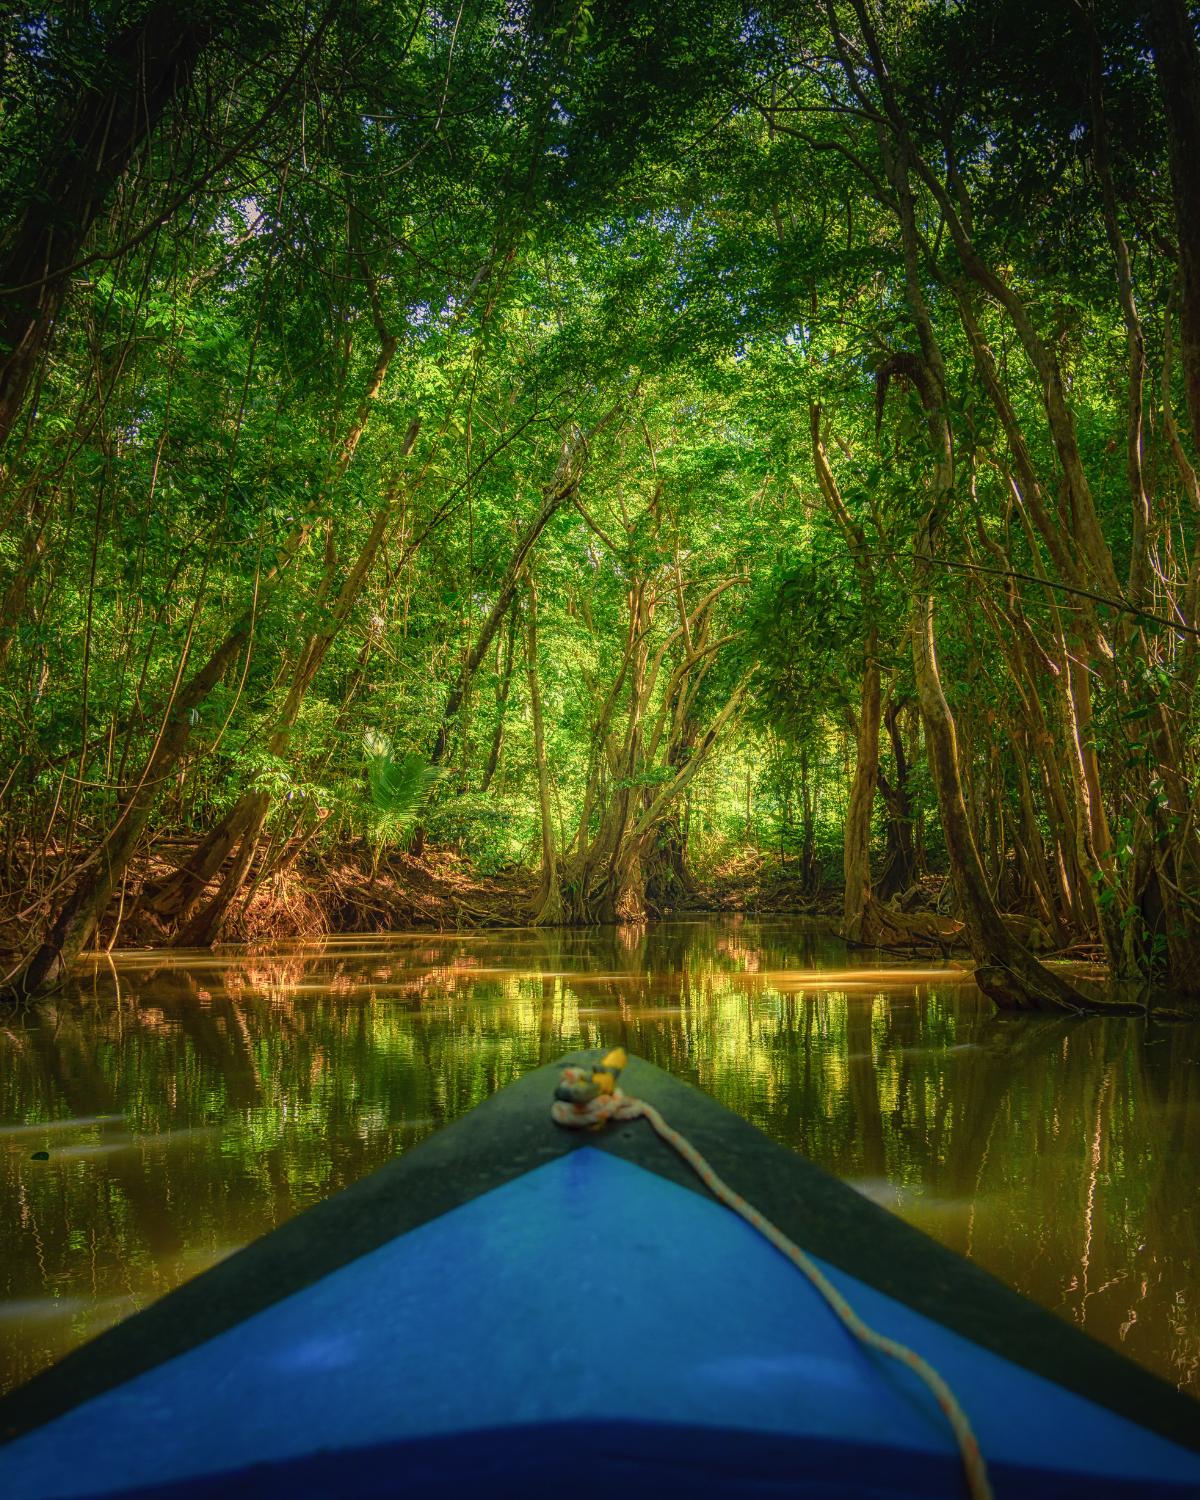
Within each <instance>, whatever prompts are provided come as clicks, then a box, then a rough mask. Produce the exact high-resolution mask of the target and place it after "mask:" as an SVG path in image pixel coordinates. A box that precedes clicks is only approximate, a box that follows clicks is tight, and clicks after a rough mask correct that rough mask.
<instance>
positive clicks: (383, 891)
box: [0, 843, 941, 961]
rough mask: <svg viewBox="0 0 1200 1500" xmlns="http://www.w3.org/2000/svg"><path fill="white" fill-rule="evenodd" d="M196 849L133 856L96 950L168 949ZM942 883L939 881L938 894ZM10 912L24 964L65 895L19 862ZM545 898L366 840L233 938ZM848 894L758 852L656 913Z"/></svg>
mask: <svg viewBox="0 0 1200 1500" xmlns="http://www.w3.org/2000/svg"><path fill="white" fill-rule="evenodd" d="M189 849H190V845H185V844H183V843H180V844H178V845H173V844H167V845H164V846H160V847H158V848H156V849H155V850H154V851H153V852H152V853H150V854H147V855H144V856H142V857H141V858H140V859H138V860H137V861H135V862H134V863H133V864H132V865H131V867H130V869H129V872H128V875H127V879H126V881H125V884H124V887H123V889H122V891H121V894H120V897H119V899H118V900H115V901H114V902H113V903H112V906H111V908H110V910H109V911H108V912H107V914H106V916H105V918H104V920H103V921H102V923H101V925H100V930H99V934H98V940H97V947H99V948H100V949H101V950H111V949H116V948H122V949H126V948H135V949H136V948H160V947H163V946H164V945H167V944H169V943H170V940H171V937H172V932H171V930H170V929H169V928H168V927H167V926H166V925H165V924H164V923H163V921H162V920H161V919H160V918H159V916H158V915H157V914H156V913H155V911H154V910H153V906H152V903H151V902H150V901H148V900H146V899H145V898H146V896H147V894H148V893H151V892H153V891H154V889H155V888H156V887H159V886H161V885H162V883H163V882H165V881H166V880H167V879H168V878H169V877H170V876H171V874H172V873H173V872H174V870H175V869H176V868H177V866H178V864H179V863H180V862H181V860H182V858H183V857H184V855H185V854H186V853H187V852H188V850H189ZM940 884H941V881H940V879H938V878H934V879H933V881H932V886H933V888H934V891H933V894H934V895H936V888H937V887H938V886H940ZM7 887H8V895H7V896H6V897H5V898H3V906H2V908H0V954H3V955H4V956H5V957H6V958H8V959H9V961H15V960H16V958H17V957H18V956H19V955H20V953H21V952H22V951H23V949H24V948H25V947H26V946H27V944H28V942H29V937H30V930H31V928H35V927H36V926H38V924H39V923H40V922H42V921H44V920H45V918H46V915H47V913H48V910H49V908H50V906H51V904H52V903H53V902H54V901H55V900H56V899H61V894H62V893H61V892H37V891H35V890H32V889H31V887H30V884H29V882H28V881H27V880H25V879H24V878H23V877H22V872H21V871H20V870H19V869H18V870H16V871H11V872H10V878H9V880H8V882H7ZM536 895H537V876H536V873H535V872H533V871H531V870H527V869H524V868H521V867H516V868H509V869H505V870H499V871H494V872H488V873H484V872H481V871H480V870H479V869H477V868H476V867H475V866H474V864H473V863H472V862H471V861H470V860H469V859H467V858H466V857H465V856H464V855H462V854H460V853H458V852H457V851H456V850H453V849H439V848H434V847H431V846H429V845H427V846H426V847H425V849H424V851H423V852H422V854H421V856H420V857H416V856H413V855H410V854H405V853H400V852H396V853H390V854H388V855H387V856H385V857H384V858H382V859H380V860H378V861H374V860H372V858H371V854H370V851H369V850H368V849H366V848H365V847H353V846H352V847H349V848H347V849H344V850H341V851H339V852H338V853H336V854H334V855H325V856H320V857H312V858H309V859H297V860H293V861H292V862H291V863H289V864H287V865H285V866H284V867H283V868H277V869H275V870H274V871H271V870H266V871H264V872H262V874H260V876H259V877H258V878H257V879H255V880H251V881H250V882H248V884H247V889H246V893H245V894H244V895H243V896H242V897H241V899H239V900H238V902H237V903H236V904H235V906H234V907H233V909H232V910H231V912H230V915H229V918H228V920H227V922H226V924H225V928H224V932H223V934H222V937H223V941H225V942H229V943H255V944H264V943H272V942H285V941H291V940H294V939H297V938H309V937H318V936H321V935H323V934H347V935H349V934H355V933H384V932H412V931H434V932H445V931H455V930H458V929H462V928H470V927H494V928H505V927H522V926H525V925H527V923H528V922H529V920H530V913H531V911H532V910H533V907H534V903H535V897H536ZM841 903H842V897H841V891H840V890H839V889H838V888H837V887H835V886H833V885H830V886H823V887H821V888H820V889H818V890H817V891H815V892H814V891H813V890H812V889H811V885H810V884H807V883H806V882H805V881H803V880H802V878H801V876H800V874H799V872H798V868H797V867H796V866H794V865H792V864H791V863H790V862H783V863H781V862H780V861H779V860H777V859H774V858H772V857H768V856H764V855H762V854H759V853H757V852H756V851H745V852H742V853H740V854H739V855H738V856H737V858H736V859H735V860H732V861H730V862H729V863H728V864H727V865H726V866H724V867H723V868H722V869H720V870H719V871H717V872H714V873H713V875H712V876H711V877H710V878H709V879H706V880H704V879H698V880H696V882H695V884H694V885H693V887H692V889H691V890H690V891H687V892H681V893H680V895H679V898H678V899H677V900H675V901H673V902H671V903H668V904H664V905H663V907H662V909H661V910H658V911H655V912H653V913H652V915H654V916H660V917H661V916H705V915H713V916H719V915H722V914H726V913H744V914H746V915H752V916H810V917H811V916H823V917H829V918H830V920H831V921H834V920H836V918H837V916H838V914H839V913H840V911H841Z"/></svg>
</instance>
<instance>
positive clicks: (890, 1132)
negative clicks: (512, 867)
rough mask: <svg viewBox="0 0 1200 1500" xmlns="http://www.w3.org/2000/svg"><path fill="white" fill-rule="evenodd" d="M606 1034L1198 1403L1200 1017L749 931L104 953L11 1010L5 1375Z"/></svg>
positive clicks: (770, 931)
mask: <svg viewBox="0 0 1200 1500" xmlns="http://www.w3.org/2000/svg"><path fill="white" fill-rule="evenodd" d="M615 1042H620V1043H622V1044H623V1045H624V1046H626V1047H628V1048H629V1049H630V1051H632V1052H636V1053H638V1054H640V1055H641V1056H643V1057H646V1058H649V1059H650V1060H651V1061H652V1062H655V1063H657V1064H658V1065H659V1066H660V1067H664V1068H668V1069H670V1070H671V1071H672V1072H673V1073H675V1074H677V1075H678V1076H679V1077H682V1078H686V1079H688V1080H690V1081H691V1082H693V1083H696V1084H698V1085H699V1086H700V1087H701V1088H703V1089H705V1090H707V1091H708V1092H709V1093H710V1094H712V1095H714V1096H715V1097H716V1098H718V1099H719V1100H721V1102H722V1103H724V1104H726V1105H728V1106H729V1107H730V1108H731V1109H734V1110H737V1111H738V1113H740V1114H742V1115H744V1116H746V1118H748V1119H750V1120H753V1121H754V1123H755V1124H757V1125H759V1126H760V1127H761V1128H762V1129H764V1130H765V1131H766V1132H767V1133H768V1134H769V1135H771V1136H773V1137H774V1138H775V1139H776V1140H779V1141H781V1142H783V1143H784V1144H786V1145H788V1146H790V1147H792V1148H794V1149H795V1150H798V1151H802V1152H804V1153H805V1154H806V1155H808V1156H809V1157H811V1158H812V1159H813V1160H815V1161H817V1162H820V1163H821V1164H822V1165H824V1166H826V1167H828V1168H830V1169H831V1170H832V1171H834V1172H837V1173H838V1174H839V1175H840V1176H842V1177H845V1178H847V1179H848V1180H850V1181H852V1182H854V1183H855V1184H856V1185H857V1186H858V1187H860V1189H861V1190H862V1191H864V1192H867V1193H869V1194H870V1195H871V1196H872V1197H874V1198H876V1199H878V1200H879V1201H881V1202H883V1203H885V1204H886V1205H887V1206H888V1207H890V1208H893V1209H894V1210H895V1211H897V1212H898V1213H900V1214H902V1215H903V1216H904V1217H905V1218H906V1219H908V1220H910V1221H911V1222H912V1223H914V1224H916V1225H918V1226H919V1227H920V1228H922V1229H925V1230H926V1231H927V1232H928V1233H930V1234H932V1235H934V1236H935V1237H936V1238H937V1239H939V1240H942V1241H943V1242H944V1243H946V1244H948V1245H950V1246H951V1247H952V1248H954V1249H956V1250H959V1251H961V1252H963V1253H964V1254H967V1255H970V1256H972V1257H974V1258H975V1259H976V1260H978V1261H979V1262H980V1263H981V1264H983V1265H984V1266H987V1267H988V1268H989V1269H990V1270H992V1271H994V1272H995V1273H996V1274H997V1275H998V1276H1000V1277H1002V1278H1003V1279H1004V1280H1006V1281H1008V1282H1010V1283H1011V1284H1012V1285H1014V1286H1016V1287H1018V1288H1019V1289H1020V1290H1022V1291H1024V1292H1026V1293H1027V1294H1028V1295H1030V1296H1031V1297H1034V1298H1035V1299H1037V1300H1038V1301H1040V1302H1042V1303H1043V1304H1044V1305H1046V1306H1047V1307H1050V1308H1052V1309H1054V1310H1055V1311H1056V1312H1058V1313H1060V1314H1061V1315H1062V1316H1063V1317H1066V1318H1069V1319H1071V1320H1072V1321H1074V1322H1077V1323H1079V1324H1081V1325H1083V1326H1084V1327H1086V1328H1087V1329H1088V1331H1089V1332H1090V1333H1092V1334H1094V1335H1095V1336H1096V1337H1098V1338H1101V1339H1104V1340H1106V1341H1108V1342H1111V1343H1113V1344H1116V1345H1118V1346H1119V1347H1121V1348H1123V1349H1124V1350H1125V1352H1126V1353H1127V1354H1129V1355H1130V1356H1131V1357H1133V1358H1134V1359H1137V1360H1140V1361H1141V1362H1142V1363H1144V1364H1146V1365H1149V1366H1150V1367H1151V1368H1153V1369H1156V1370H1158V1371H1159V1372H1160V1373H1161V1374H1163V1375H1164V1376H1165V1377H1166V1378H1168V1379H1169V1380H1172V1381H1173V1382H1175V1383H1177V1384H1179V1385H1180V1386H1182V1387H1184V1388H1185V1389H1190V1390H1192V1391H1193V1392H1196V1393H1197V1394H1200V1373H1198V1368H1197V1367H1198V1364H1200V1291H1198V1289H1197V1286H1196V1277H1195V1267H1196V1266H1197V1265H1198V1264H1200V1244H1198V1233H1197V1218H1198V1207H1200V1203H1198V1199H1200V1188H1198V1183H1197V1180H1196V1176H1195V1163H1196V1162H1197V1160H1200V1069H1198V1068H1197V1061H1198V1060H1200V1026H1172V1027H1166V1026H1164V1027H1154V1026H1151V1027H1150V1028H1147V1026H1146V1025H1145V1024H1144V1023H1143V1022H1141V1021H1130V1020H1126V1019H1116V1018H1114V1019H1105V1020H1089V1021H1083V1022H1071V1021H1064V1020H1057V1019H1056V1020H1041V1019H1025V1018H1021V1017H1016V1016H999V1015H996V1014H994V1013H993V1012H992V1009H991V1007H990V1005H988V1004H986V1003H985V1002H984V1001H983V1000H982V998H981V997H980V996H979V994H978V992H977V991H976V990H975V988H974V986H973V985H971V984H970V983H967V982H964V979H963V977H962V976H961V975H959V974H958V973H957V972H956V971H954V970H952V969H949V968H943V967H941V966H935V967H934V968H932V969H930V968H929V967H928V966H924V967H922V968H917V967H915V966H914V967H913V968H911V969H905V968H904V967H903V966H901V967H899V968H898V967H897V965H896V964H895V963H894V962H889V964H888V967H887V968H886V969H881V968H880V967H879V966H878V965H873V964H872V963H871V961H870V956H869V955H866V954H847V952H846V950H845V949H844V948H842V947H841V945H839V944H837V943H835V942H833V941H832V940H830V939H828V938H827V937H823V936H821V935H818V934H817V933H815V932H813V931H809V930H806V929H805V928H802V927H800V926H798V925H796V924H785V923H755V922H750V921H741V922H721V923H714V922H698V923H675V924H662V925H660V926H657V927H653V928H650V929H642V928H635V929H617V930H609V931H605V932H595V931H588V932H560V933H555V932H517V933H489V934H471V935H458V936H440V935H439V936H418V937H405V938H396V939H390V940H388V939H358V940H348V939H347V940H331V941H329V942H328V943H326V944H325V945H324V946H323V947H320V948H314V947H305V948H298V949H296V950H295V951H291V952H286V953H280V952H276V953H273V954H271V955H253V954H245V953H242V952H238V953H232V954H229V955H224V956H214V957H209V956H204V957H202V958H197V957H195V956H192V957H190V958H189V957H187V956H184V957H182V958H175V957H174V956H172V957H170V958H166V957H164V956H163V955H162V954H131V955H128V957H127V958H125V959H122V960H119V961H118V962H117V963H116V964H115V965H110V964H108V963H107V962H104V963H99V964H97V967H96V969H95V971H94V973H93V974H92V975H91V976H90V977H89V978H88V980H87V981H86V982H85V983H81V984H80V985H78V986H77V987H76V989H75V990H74V991H73V992H72V993H71V994H69V995H67V996H65V997H64V998H63V999H62V1000H61V1002H60V1004H59V1006H58V1010H57V1014H56V1015H55V1016H54V1017H50V1018H44V1019H43V1020H42V1021H41V1022H40V1023H38V1024H35V1023H34V1022H33V1021H32V1020H29V1021H19V1020H17V1021H10V1023H9V1025H8V1026H7V1028H6V1029H5V1030H4V1031H2V1032H0V1155H2V1159H3V1195H4V1197H3V1203H2V1205H0V1208H2V1210H3V1211H2V1212H0V1298H3V1299H4V1300H3V1301H0V1388H7V1387H9V1386H12V1385H15V1384H17V1383H19V1382H20V1381H22V1380H25V1379H27V1378H28V1377H29V1376H30V1375H32V1374H33V1373H34V1372H35V1371H36V1370H38V1369H39V1368H41V1367H42V1366H44V1365H45V1364H47V1363H49V1362H51V1361H52V1360H53V1359H55V1358H57V1357H58V1356H59V1355H61V1354H62V1353H63V1352H65V1351H66V1350H67V1349H68V1348H70V1347H72V1346H73V1345H74V1344H76V1343H79V1342H81V1341H82V1340H83V1339H85V1338H87V1337H90V1336H91V1335H93V1334H95V1333H96V1332H98V1331H99V1330H100V1329H101V1328H102V1327H104V1326H105V1325H106V1324H107V1323H109V1322H111V1321H113V1320H115V1319H116V1318H119V1317H123V1316H126V1315H127V1314H128V1313H130V1312H131V1311H133V1310H134V1309H135V1308H137V1307H140V1306H144V1305H145V1304H146V1303H147V1302H148V1301H150V1300H152V1299H153V1298H155V1297H157V1296H160V1295H161V1294H162V1293H164V1292H165V1291H167V1290H169V1289H170V1288H171V1287H172V1286H175V1285H177V1284H178V1283H179V1282H180V1281H182V1280H184V1279H185V1278H186V1277H188V1276H191V1275H194V1274H195V1273H196V1272H197V1271H199V1270H201V1269H203V1268H204V1267H205V1266H206V1265H208V1264H211V1263H212V1262H213V1261H214V1260H215V1259H218V1258H219V1257H220V1256H222V1255H225V1254H228V1253H229V1252H230V1251H231V1250H233V1249H235V1248H236V1247H237V1246H238V1245H240V1244H244V1243H246V1242H247V1241H248V1240H251V1239H253V1238H255V1237H256V1236H258V1235H261V1234H263V1233H265V1232H266V1231H267V1230H269V1229H271V1228H272V1227H273V1226H275V1225H276V1224H279V1223H281V1222H282V1221H283V1220H284V1219H286V1218H288V1217H290V1216H291V1215H292V1214H295V1213H298V1212H299V1211H301V1210H302V1209H304V1208H306V1207H308V1206H309V1205H310V1204H312V1203H315V1202H317V1201H318V1200H319V1199H321V1198H324V1197H326V1196H327V1195H328V1194H330V1193H332V1192H335V1191H336V1190H337V1189H338V1188H340V1187H343V1186H345V1185H346V1184H347V1183H350V1182H352V1181H354V1180H355V1179H356V1178H358V1177H360V1176H362V1175H363V1174H364V1173H366V1172H369V1171H370V1170H371V1169H372V1168H374V1167H376V1166H379V1165H380V1164H381V1163H383V1162H384V1161H386V1160H387V1159H388V1158H389V1157H391V1156H392V1155H394V1154H395V1153H397V1152H402V1151H405V1150H407V1149H408V1148H409V1147H410V1146H412V1145H414V1144H415V1143H416V1142H417V1141H419V1140H420V1139H422V1137H423V1136H425V1135H428V1134H429V1132H430V1131H432V1130H435V1129H436V1128H437V1127H438V1126H439V1125H442V1124H444V1123H445V1122H447V1121H449V1120H452V1119H455V1118H456V1117H457V1116H459V1115H461V1114H463V1113H465V1112H466V1111H467V1110H468V1109H470V1108H471V1107H472V1105H474V1104H476V1103H478V1102H479V1101H480V1100H481V1099H483V1098H485V1097H486V1096H487V1095H488V1094H490V1093H492V1092H493V1091H495V1090H496V1089H498V1088H502V1087H503V1086H504V1085H505V1084H506V1083H508V1082H510V1081H511V1080H512V1079H514V1078H516V1077H518V1076H519V1075H520V1074H521V1073H523V1072H525V1071H527V1070H528V1069H530V1068H533V1067H536V1066H537V1065H538V1064H540V1063H543V1062H548V1061H550V1060H551V1059H553V1058H555V1057H557V1056H558V1055H559V1054H560V1053H562V1052H565V1051H567V1050H569V1049H571V1048H574V1047H579V1046H593V1045H602V1044H603V1045H608V1044H610V1043H615ZM42 1150H44V1151H48V1152H49V1160H35V1159H34V1158H33V1153H34V1152H36V1151H42Z"/></svg>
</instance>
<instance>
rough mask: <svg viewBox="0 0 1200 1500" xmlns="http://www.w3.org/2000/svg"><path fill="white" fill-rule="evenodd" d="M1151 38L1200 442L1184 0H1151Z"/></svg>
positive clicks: (1190, 34) (1196, 251)
mask: <svg viewBox="0 0 1200 1500" xmlns="http://www.w3.org/2000/svg"><path fill="white" fill-rule="evenodd" d="M1149 23H1150V25H1149V31H1150V42H1151V46H1152V48H1153V51H1154V68H1155V72H1156V73H1157V75H1158V89H1159V94H1160V97H1161V98H1162V105H1163V114H1164V116H1165V118H1166V124H1167V149H1168V153H1169V157H1170V163H1171V191H1172V196H1173V198H1174V200H1175V227H1176V232H1177V235H1178V240H1179V269H1180V274H1181V278H1182V282H1183V299H1182V308H1181V313H1180V319H1179V344H1180V350H1181V354H1182V360H1183V381H1184V389H1185V391H1186V392H1187V408H1188V416H1189V417H1190V418H1191V423H1192V441H1193V442H1194V443H1196V444H1198V445H1200V51H1198V50H1197V47H1196V33H1195V31H1194V30H1193V28H1192V19H1191V16H1190V14H1189V11H1188V5H1187V3H1186V0H1151V4H1150V11H1149Z"/></svg>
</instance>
